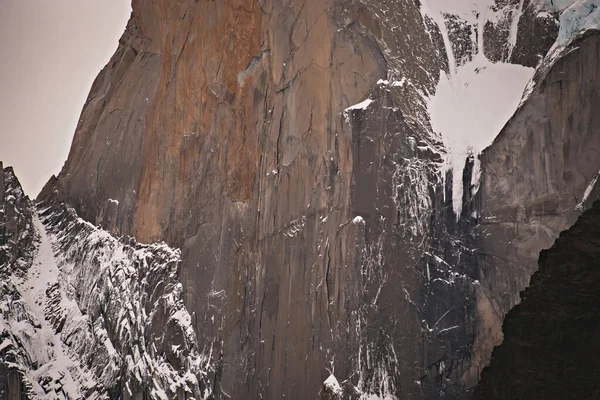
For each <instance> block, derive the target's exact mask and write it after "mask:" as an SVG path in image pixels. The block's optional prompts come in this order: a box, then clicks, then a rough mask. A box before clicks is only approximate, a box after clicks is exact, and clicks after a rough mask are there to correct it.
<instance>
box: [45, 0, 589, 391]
mask: <svg viewBox="0 0 600 400" xmlns="http://www.w3.org/2000/svg"><path fill="white" fill-rule="evenodd" d="M479 3H481V4H483V2H478V7H479V8H477V9H474V10H473V12H470V13H467V14H464V13H463V14H461V13H458V14H453V13H452V12H441V11H440V12H438V11H436V9H435V4H436V2H435V1H425V0H421V1H413V0H395V1H393V2H390V1H379V0H376V1H369V2H359V1H338V0H328V1H321V0H319V1H317V0H304V1H296V0H287V1H270V0H258V1H240V0H231V1H211V0H195V1H192V0H186V1H180V2H176V3H174V2H172V1H167V0H160V1H153V2H149V1H141V0H138V1H134V2H133V14H132V17H131V19H130V21H129V24H128V26H127V30H126V32H125V34H124V35H123V37H122V39H121V41H120V44H119V48H118V49H117V52H116V53H115V55H114V56H113V58H112V59H111V61H110V62H109V64H108V65H107V66H106V67H105V69H104V70H103V71H102V72H101V73H100V75H99V76H98V78H97V79H96V81H95V83H94V85H93V87H92V90H91V92H90V95H89V98H88V101H87V103H86V105H85V107H84V110H83V112H82V116H81V120H80V123H79V125H78V127H77V130H76V132H75V137H74V139H73V144H72V147H71V152H70V154H69V158H68V160H67V162H66V163H65V166H64V168H63V170H62V171H61V173H60V175H59V176H58V177H57V178H53V180H52V181H51V182H50V183H49V185H48V186H47V188H46V189H45V190H44V191H43V192H42V194H41V195H40V197H39V200H40V202H41V204H46V203H48V202H50V204H55V203H56V204H60V205H61V206H60V207H63V208H60V210H63V209H64V210H69V211H68V212H67V211H60V212H58V211H52V212H50V214H51V215H50V214H47V210H45V208H42V210H43V211H41V218H42V221H43V222H44V224H46V225H45V226H46V230H47V231H48V232H49V234H50V235H51V236H52V237H55V238H57V239H56V240H57V242H56V246H58V247H59V248H60V249H59V250H58V254H59V256H60V255H61V254H63V252H66V254H71V253H69V249H70V248H72V247H75V248H77V249H78V251H77V254H76V255H75V256H73V257H72V258H71V264H69V265H72V266H71V267H69V268H82V269H81V270H82V271H88V270H89V268H88V267H85V268H83V267H82V265H86V264H85V262H91V263H92V265H93V263H94V260H95V253H94V251H95V250H94V248H95V247H94V246H92V245H90V246H87V247H86V245H85V244H83V245H77V243H78V241H79V239H78V238H77V230H73V229H72V228H71V225H70V224H71V223H72V221H75V220H76V218H78V217H76V215H78V216H79V217H81V218H82V219H83V220H85V221H88V222H90V223H91V224H93V225H97V226H100V227H101V228H103V229H105V230H106V231H109V232H111V233H112V234H113V235H115V236H116V237H127V236H131V237H134V238H135V240H136V243H137V241H139V242H141V243H150V242H155V241H164V242H166V243H167V245H168V246H170V247H172V248H179V249H180V250H181V264H180V265H179V264H178V265H177V268H175V269H174V270H175V271H176V273H175V274H174V275H173V276H172V275H169V274H165V275H164V276H162V275H161V277H160V278H157V282H159V281H160V282H169V280H170V279H171V280H172V279H176V280H177V282H180V283H181V287H180V288H179V289H177V290H175V289H173V287H172V286H169V285H166V284H165V285H164V286H161V288H163V289H164V290H167V289H168V290H174V291H175V292H176V293H177V294H178V295H181V300H182V302H181V303H177V304H181V307H183V306H185V309H181V311H182V312H183V311H184V310H185V312H186V313H187V314H188V315H189V325H190V327H191V330H190V332H188V331H187V330H186V335H189V337H190V338H193V339H189V340H188V341H187V342H186V343H188V347H185V348H184V349H185V351H184V353H183V356H181V357H183V358H181V359H178V358H177V357H179V355H177V356H174V355H173V354H172V353H173V352H175V353H177V354H179V352H177V351H175V350H169V345H171V344H172V345H173V346H178V345H179V342H178V341H177V340H179V339H178V338H180V337H181V335H180V334H178V333H176V332H169V331H167V334H166V335H165V336H164V337H162V336H161V339H160V340H159V339H158V337H159V332H157V328H156V327H157V326H160V325H161V321H163V320H164V319H165V318H167V317H166V316H163V317H161V318H162V319H161V318H159V319H158V320H156V321H153V320H152V321H150V322H151V323H150V327H146V326H147V324H146V322H144V323H142V324H141V325H142V326H145V327H146V328H144V332H146V334H145V335H141V334H136V335H133V334H132V336H131V341H129V340H124V339H123V340H122V339H121V338H120V337H119V336H118V335H117V336H113V334H112V333H111V334H109V335H108V339H109V341H110V342H111V343H113V342H114V341H116V342H117V343H120V345H119V346H120V347H119V348H120V350H119V353H118V354H119V355H120V356H121V357H125V358H126V357H127V356H129V355H131V354H135V350H134V349H135V348H138V351H141V352H142V353H143V352H146V353H147V354H148V356H149V357H150V358H151V359H154V360H157V359H160V360H162V358H161V357H164V358H165V359H166V360H167V363H168V364H169V365H170V366H171V367H172V369H173V371H174V372H173V373H174V374H175V375H173V376H180V377H189V375H187V374H188V373H190V374H191V375H192V376H195V377H196V379H197V386H193V382H191V383H189V382H187V381H186V384H187V385H188V388H189V390H186V389H181V390H179V389H174V390H173V391H171V392H169V395H175V394H176V395H177V396H179V397H181V398H186V397H194V398H199V397H204V398H216V399H225V398H233V399H246V398H248V399H260V398H263V399H264V398H268V399H275V398H277V399H279V398H287V399H290V398H293V399H305V398H309V399H312V398H320V397H323V398H360V399H364V398H370V399H373V398H380V399H396V398H398V399H463V398H466V397H467V396H468V395H469V394H470V391H471V390H472V388H473V387H474V385H475V384H476V383H477V381H478V379H479V374H480V371H481V369H482V368H483V367H484V366H485V365H486V364H487V362H488V361H489V358H490V355H491V351H492V348H493V346H494V345H496V344H498V343H499V342H500V341H501V338H502V335H501V329H500V328H501V323H502V319H503V317H504V314H505V313H506V312H508V310H509V309H510V308H511V307H513V306H514V305H515V304H516V303H517V302H518V293H519V291H520V290H522V289H524V288H525V286H526V285H527V282H528V279H529V277H530V276H531V274H532V273H533V272H534V270H535V258H536V257H537V254H538V253H539V251H540V250H541V249H542V248H543V247H544V246H547V245H549V244H550V243H551V242H552V241H553V240H554V238H555V237H556V236H557V235H558V232H560V231H562V230H564V229H565V228H566V227H568V226H569V225H570V224H572V222H573V221H574V220H575V218H577V215H579V213H580V212H581V211H580V209H583V208H585V207H586V206H587V205H588V204H589V201H590V200H591V199H593V198H596V197H598V195H599V193H598V189H597V188H595V186H594V184H595V180H596V177H597V174H598V171H599V170H600V158H598V157H594V156H593V154H594V152H595V151H596V150H595V149H597V148H598V141H599V139H600V136H599V135H598V134H597V132H598V129H597V128H598V127H597V123H596V120H595V118H596V117H595V114H594V112H593V110H594V109H596V108H598V107H599V106H600V104H598V98H597V95H596V88H597V87H598V79H599V75H598V71H599V70H600V69H599V68H598V62H599V61H600V59H599V57H598V52H597V43H598V40H599V37H600V36H599V35H598V33H597V32H590V33H588V34H584V35H583V36H581V37H580V38H579V39H577V41H576V42H574V43H570V44H569V43H565V44H563V45H560V46H557V43H559V41H558V40H557V38H560V33H559V24H558V21H559V19H558V12H557V11H556V12H555V11H552V12H541V11H540V7H541V5H540V4H541V3H543V2H539V1H538V2H534V1H528V0H521V1H512V0H498V1H496V2H494V4H493V5H489V4H487V3H486V4H485V5H483V6H482V5H481V4H479ZM538 3H539V4H538ZM445 4H446V3H445ZM482 7H483V8H482ZM432 10H433V11H432ZM476 57H486V58H487V59H488V60H491V61H499V62H510V63H519V64H522V65H525V66H531V67H536V68H537V72H536V75H535V77H534V80H533V82H532V83H531V85H530V87H529V89H528V92H527V94H526V97H525V98H524V101H523V103H522V105H521V106H520V107H519V109H518V110H517V111H516V113H515V115H514V116H513V118H512V119H511V120H510V121H509V122H508V124H507V125H506V126H505V128H504V129H503V131H502V132H501V134H500V135H499V136H498V138H497V139H496V141H495V142H494V143H493V144H492V145H491V146H490V147H489V148H488V149H487V150H486V151H485V152H484V153H483V154H482V155H481V156H478V155H477V154H473V155H469V156H467V157H466V159H465V160H464V168H462V165H461V169H462V174H461V173H459V174H458V175H457V174H454V176H458V177H459V178H460V177H462V183H463V184H462V188H463V189H462V191H463V193H453V190H454V189H453V188H454V187H455V186H454V185H453V182H452V180H453V174H452V171H447V169H446V168H445V165H446V164H445V163H446V159H447V157H448V152H449V148H448V145H447V143H446V142H445V139H444V138H443V137H442V136H440V134H439V133H438V132H434V131H433V130H432V127H431V121H430V114H429V101H430V97H431V96H433V95H434V93H435V91H436V87H437V85H438V81H439V80H440V73H441V74H442V75H443V74H446V73H447V74H448V75H452V74H453V72H454V71H455V70H456V68H458V67H460V66H462V65H465V64H466V63H469V62H470V61H473V60H474V59H475V58H476ZM475 73H478V71H475ZM586 152H587V153H586ZM582 154H583V156H582ZM459 172H460V171H459ZM590 182H592V183H590ZM457 194H458V199H461V200H462V202H461V204H460V205H458V206H457V204H453V202H455V201H456V198H457V196H456V195H457ZM584 197H585V200H586V201H584ZM53 207H54V206H53ZM71 207H72V208H71ZM53 209H55V210H58V209H56V208H53ZM457 214H458V215H457ZM77 221H79V222H78V224H83V222H82V221H80V220H78V219H77ZM78 226H80V225H78ZM78 229H79V228H78ZM81 229H83V228H81ZM87 229H91V228H85V230H87ZM94 229H95V228H94ZM107 240H108V239H107ZM115 240H116V239H115ZM111 243H112V242H111ZM132 246H133V245H132ZM136 246H142V245H137V244H136V245H135V246H133V247H132V249H131V251H132V252H134V253H135V251H134V250H133V249H137V248H138V247H136ZM151 246H154V245H151ZM128 251H129V250H128ZM172 251H176V250H172ZM59 264H60V263H59ZM140 268H141V267H140V266H139V262H137V261H135V260H134V261H133V264H132V269H131V273H133V274H136V273H140V274H142V275H143V274H144V273H146V271H145V270H144V269H143V268H142V270H141V271H138V269H140ZM92 270H93V268H92ZM136 271H137V272H136ZM84 275H85V274H84ZM91 275H92V276H96V275H98V276H99V277H103V276H104V275H102V268H100V269H99V270H98V271H97V273H92V274H91ZM140 279H141V280H143V276H140ZM79 285H80V286H77V285H75V289H74V293H75V296H76V297H78V296H79V297H78V298H80V300H79V301H78V302H77V304H78V306H77V307H78V308H79V309H80V310H83V311H85V312H86V313H87V312H88V311H87V310H88V307H89V305H90V303H89V302H86V300H85V298H86V296H90V294H89V293H88V292H87V287H86V286H85V284H83V283H81V282H79ZM140 285H141V284H140ZM161 285H162V284H161ZM161 290H162V289H161ZM109 293H110V290H109ZM134 293H137V294H138V295H139V296H138V299H139V303H140V306H139V307H140V309H139V310H138V309H134V310H132V313H133V315H134V317H132V318H134V319H137V317H136V316H137V315H141V316H143V315H144V312H142V308H146V307H153V304H156V302H154V303H153V302H152V301H150V300H151V299H155V298H156V297H153V296H155V295H154V294H153V293H154V292H153V291H152V290H151V289H150V287H149V286H143V285H141V286H139V285H138V286H135V290H134ZM168 293H171V292H167V293H166V294H168ZM116 294H118V293H116ZM116 294H115V295H116ZM82 298H83V299H84V300H81V299H82ZM87 298H90V297H87ZM92 298H93V296H92ZM117 298H119V297H118V296H117ZM123 301H124V300H123ZM146 301H148V302H149V303H148V304H146ZM94 310H95V311H93V312H91V311H90V313H91V315H92V317H96V318H99V317H98V316H99V315H101V316H102V318H103V321H104V324H105V327H106V331H107V332H118V331H119V329H118V324H119V322H118V321H119V318H120V317H119V316H118V313H117V315H116V316H115V315H109V316H108V317H104V315H102V312H101V311H102V310H100V311H98V310H96V309H94ZM148 312H149V310H145V313H146V314H148ZM99 313H100V314H99ZM115 318H117V319H116V320H115ZM157 318H158V317H157ZM186 321H188V320H186ZM163 322H164V321H163ZM136 326H137V325H136ZM140 329H141V328H140ZM138 333H139V332H138ZM140 335H141V336H140ZM148 335H150V337H151V338H153V339H152V340H153V341H152V343H154V345H155V347H153V346H151V345H150V344H149V343H151V342H149V341H148V340H150V338H149V337H147V336H148ZM142 336H143V338H144V340H143V342H144V343H145V344H144V345H143V346H142V347H141V350H140V349H139V343H138V342H142V340H141V337H142ZM171 336H173V338H171ZM136 338H137V339H136ZM172 341H173V343H171V342H172ZM190 343H191V344H190ZM113 344H114V343H113ZM136 346H137V347H136ZM115 347H118V346H115ZM132 357H133V356H132ZM142 358H143V359H145V358H144V357H142ZM82 359H85V357H83V358H82ZM194 360H203V361H202V362H201V363H200V364H201V365H202V368H195V369H194V368H191V367H190V366H193V365H197V364H195V361H194ZM134 364H135V363H134ZM123 365H129V364H123ZM123 368H124V367H123ZM150 370H152V368H150ZM148 376H151V375H148ZM161 376H162V375H161ZM133 377H135V368H134V367H132V368H131V369H129V370H125V372H123V370H122V369H121V373H120V375H119V379H120V380H119V382H121V384H120V386H114V387H112V389H111V390H113V391H111V392H110V395H111V396H117V397H118V396H119V395H121V396H124V397H126V396H131V394H129V392H128V390H130V389H131V385H130V386H127V385H125V382H132V385H133V382H134V381H133ZM173 379H175V378H173ZM182 379H183V378H182ZM185 379H187V378H185ZM190 379H191V378H190ZM166 381H167V380H165V382H166ZM159 382H160V380H159ZM161 385H162V386H161ZM161 385H159V386H160V389H161V390H163V391H165V392H166V389H165V387H167V386H169V385H165V384H161ZM181 387H182V388H183V385H182V386H181ZM135 390H137V391H136V392H135V393H136V394H135V395H134V396H138V395H139V396H146V397H150V398H160V395H159V392H158V391H153V387H150V386H148V387H146V386H145V385H139V386H136V387H135Z"/></svg>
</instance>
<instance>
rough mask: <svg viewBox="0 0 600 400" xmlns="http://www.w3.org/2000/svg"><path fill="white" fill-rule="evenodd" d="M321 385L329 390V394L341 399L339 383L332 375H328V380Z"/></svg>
mask: <svg viewBox="0 0 600 400" xmlns="http://www.w3.org/2000/svg"><path fill="white" fill-rule="evenodd" d="M323 385H325V387H326V388H327V389H329V391H330V392H331V394H333V395H334V396H337V397H338V398H341V397H342V395H343V394H344V392H343V390H342V387H341V386H340V383H339V382H338V380H337V378H336V377H335V376H334V375H333V374H331V375H329V378H327V379H325V382H323Z"/></svg>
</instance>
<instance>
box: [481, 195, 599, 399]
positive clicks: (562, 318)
mask: <svg viewBox="0 0 600 400" xmlns="http://www.w3.org/2000/svg"><path fill="white" fill-rule="evenodd" d="M539 268H540V269H539V271H537V272H536V273H535V274H534V275H533V277H532V278H531V283H530V284H529V287H528V288H527V289H526V290H525V291H524V292H522V293H521V304H519V305H517V306H516V307H514V308H513V309H512V310H511V311H510V312H509V313H508V314H507V315H506V319H505V320H504V325H503V332H504V342H503V343H502V345H501V346H499V347H497V348H496V349H494V353H493V356H492V361H491V364H490V366H489V367H487V368H486V369H484V371H483V373H482V375H481V382H480V383H479V385H478V386H477V388H476V389H475V393H474V395H473V397H472V398H473V400H477V399H517V400H518V399H532V398H540V399H596V398H598V397H599V396H600V376H599V375H598V374H599V371H600V359H599V358H598V357H597V355H598V354H599V352H600V344H599V343H598V334H600V325H599V322H598V321H599V320H600V292H599V291H598V285H599V284H600V201H597V202H595V203H594V205H593V207H592V208H591V209H590V210H588V211H586V212H585V213H583V215H581V217H579V219H578V220H577V222H576V223H575V225H574V226H573V227H571V228H570V229H569V230H568V231H565V232H562V233H561V234H560V237H559V239H558V240H557V241H556V242H555V243H554V245H553V246H552V247H551V248H550V249H549V250H544V251H542V253H541V254H540V258H539Z"/></svg>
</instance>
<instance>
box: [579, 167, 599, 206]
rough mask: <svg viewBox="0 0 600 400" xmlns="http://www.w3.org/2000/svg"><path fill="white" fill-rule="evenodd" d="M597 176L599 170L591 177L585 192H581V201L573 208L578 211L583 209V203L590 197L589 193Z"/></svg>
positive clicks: (596, 180)
mask: <svg viewBox="0 0 600 400" xmlns="http://www.w3.org/2000/svg"><path fill="white" fill-rule="evenodd" d="M599 177H600V171H598V173H597V174H596V176H595V177H594V179H592V181H591V182H590V184H589V185H588V186H587V188H585V192H583V197H582V198H581V201H580V202H579V204H577V206H575V209H577V210H579V211H583V204H584V203H585V202H586V200H587V199H588V198H589V197H590V194H591V193H592V190H593V189H594V186H596V182H598V178H599Z"/></svg>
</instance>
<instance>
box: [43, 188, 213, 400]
mask: <svg viewBox="0 0 600 400" xmlns="http://www.w3.org/2000/svg"><path fill="white" fill-rule="evenodd" d="M38 209H39V215H40V220H41V222H42V224H43V225H44V228H45V230H46V232H47V238H48V241H49V243H50V244H51V246H52V248H53V250H54V258H55V262H56V265H57V268H58V270H59V279H58V281H59V286H60V287H57V286H56V285H54V286H52V287H51V288H49V290H48V292H47V294H48V302H47V305H46V308H45V314H46V319H47V320H48V321H51V322H52V326H53V328H54V331H55V332H56V334H57V335H59V336H60V338H61V340H62V341H63V342H64V343H66V344H68V347H69V355H70V356H71V357H73V358H77V359H78V360H79V361H80V362H81V364H86V365H90V366H91V367H90V370H91V372H92V373H93V375H94V378H95V379H94V380H95V381H96V382H97V385H92V386H93V387H89V390H88V391H87V393H82V395H83V396H84V397H86V398H87V397H88V396H89V395H90V394H91V393H92V392H97V393H98V395H100V396H101V397H99V398H107V396H108V397H110V398H113V397H114V396H117V397H120V398H133V397H137V396H143V397H144V398H148V399H172V398H182V396H183V397H193V398H196V399H204V398H208V397H209V396H210V395H211V393H212V389H211V387H210V384H209V383H208V379H207V375H208V373H209V372H210V371H211V370H212V369H211V356H210V355H206V354H205V353H207V352H203V351H201V350H200V349H199V348H198V340H197V338H196V335H195V332H194V330H193V328H192V318H191V316H190V314H189V313H188V312H187V310H186V308H185V306H184V304H183V295H182V292H183V286H182V284H181V283H180V282H179V280H178V275H179V266H180V261H181V255H180V252H179V250H176V249H172V248H170V247H169V246H167V245H166V244H164V243H156V244H149V245H142V244H139V243H137V242H135V240H134V239H132V238H129V237H127V238H121V239H117V238H115V237H113V236H112V235H110V234H109V233H108V232H106V231H104V230H102V229H100V228H97V227H94V226H93V225H92V224H90V223H88V222H87V221H84V220H83V219H81V218H79V217H78V216H77V215H76V213H75V211H74V210H73V209H72V208H71V207H69V206H68V205H66V204H64V203H62V202H61V201H60V200H59V199H58V194H57V193H56V192H54V193H52V194H51V195H49V196H46V199H45V200H43V201H41V202H40V203H39V204H38ZM73 308H76V309H77V310H76V311H80V315H82V317H77V316H75V317H74V315H76V314H77V313H74V312H72V309H73ZM208 351H209V350H208Z"/></svg>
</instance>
